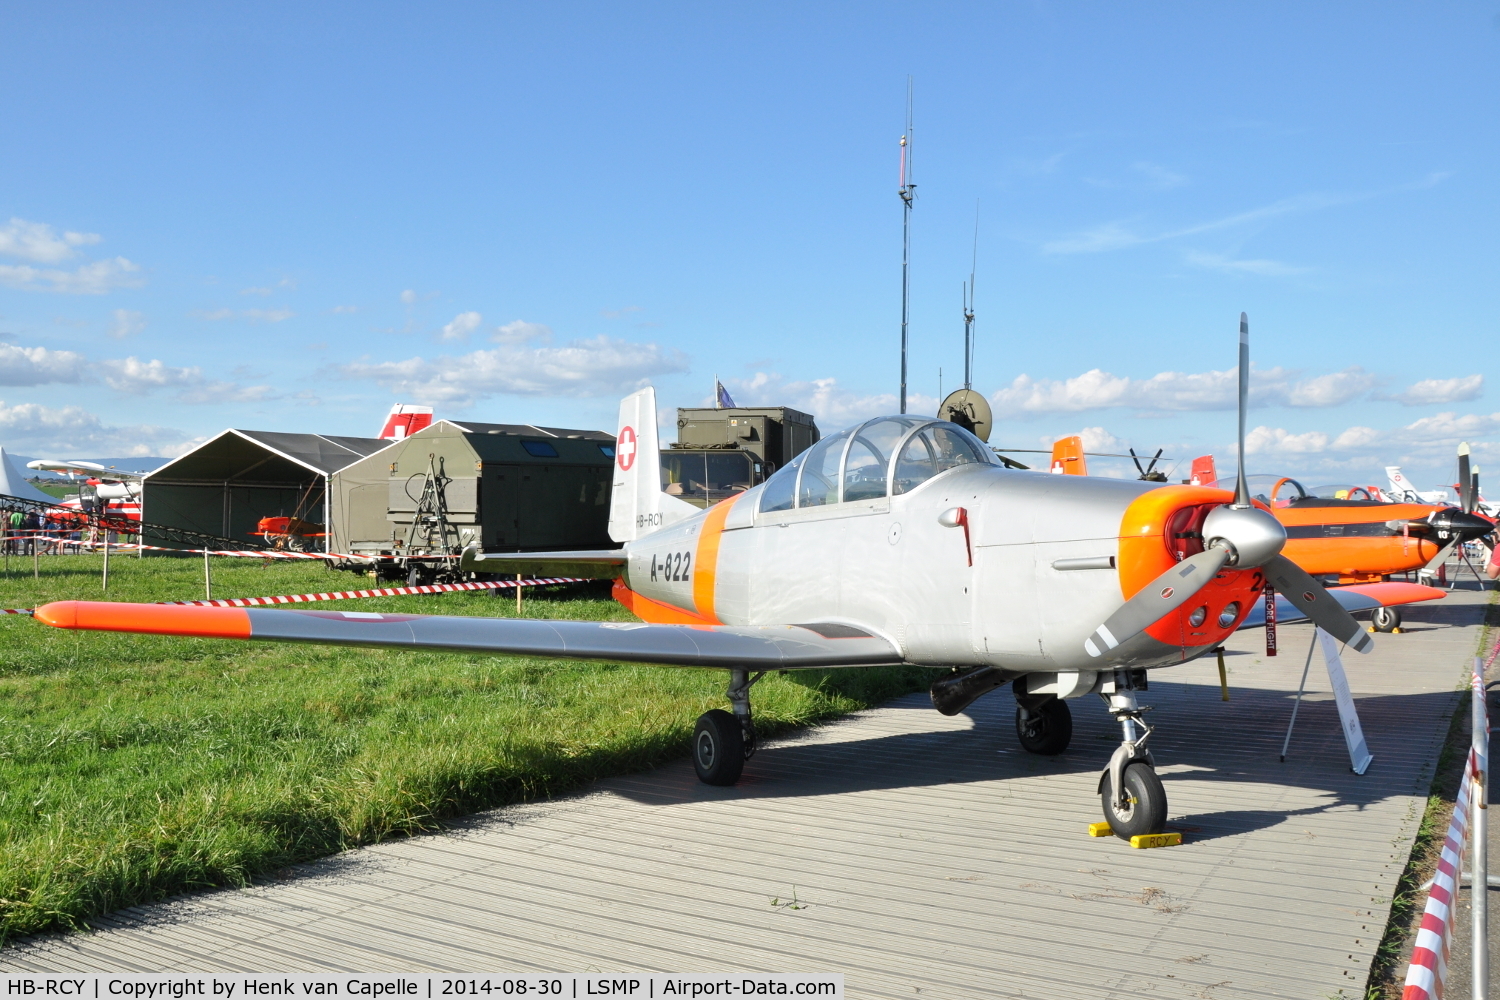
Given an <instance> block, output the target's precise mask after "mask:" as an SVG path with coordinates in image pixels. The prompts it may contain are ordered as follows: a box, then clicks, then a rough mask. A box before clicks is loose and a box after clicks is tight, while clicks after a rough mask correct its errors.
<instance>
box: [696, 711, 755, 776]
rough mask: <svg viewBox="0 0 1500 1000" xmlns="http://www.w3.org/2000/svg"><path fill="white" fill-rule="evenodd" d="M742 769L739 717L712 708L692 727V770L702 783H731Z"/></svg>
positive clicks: (742, 742) (743, 744)
mask: <svg viewBox="0 0 1500 1000" xmlns="http://www.w3.org/2000/svg"><path fill="white" fill-rule="evenodd" d="M744 769H745V736H744V733H743V732H741V730H740V720H739V719H736V718H735V717H734V716H733V715H730V714H729V713H728V712H726V711H724V710H722V709H718V708H715V709H713V710H712V711H708V712H704V713H703V714H702V715H700V716H698V724H697V725H695V726H694V727H693V770H695V771H697V772H698V780H699V781H701V782H703V783H704V784H705V785H732V784H734V783H735V782H736V781H739V780H740V772H741V771H743V770H744Z"/></svg>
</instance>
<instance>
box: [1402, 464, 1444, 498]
mask: <svg viewBox="0 0 1500 1000" xmlns="http://www.w3.org/2000/svg"><path fill="white" fill-rule="evenodd" d="M1385 474H1386V478H1388V479H1389V480H1390V481H1391V492H1390V497H1391V499H1392V500H1394V501H1396V502H1398V503H1452V502H1453V501H1452V498H1450V497H1449V496H1448V491H1447V490H1428V491H1427V492H1426V493H1422V492H1419V491H1418V490H1417V489H1416V488H1415V487H1413V486H1412V484H1411V480H1409V479H1407V478H1406V477H1405V476H1404V475H1402V474H1401V467H1400V466H1399V465H1387V466H1386V467H1385Z"/></svg>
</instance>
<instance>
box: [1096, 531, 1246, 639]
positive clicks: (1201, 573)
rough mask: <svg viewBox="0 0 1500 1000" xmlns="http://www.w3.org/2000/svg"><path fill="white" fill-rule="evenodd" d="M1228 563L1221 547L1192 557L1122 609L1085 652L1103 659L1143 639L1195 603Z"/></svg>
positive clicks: (1142, 589) (1097, 631) (1142, 591)
mask: <svg viewBox="0 0 1500 1000" xmlns="http://www.w3.org/2000/svg"><path fill="white" fill-rule="evenodd" d="M1228 561H1229V551H1228V550H1227V549H1223V548H1220V547H1218V546H1214V547H1213V548H1211V549H1205V550H1203V551H1202V552H1199V553H1197V554H1196V555H1191V556H1188V557H1187V558H1186V559H1184V560H1183V561H1182V562H1180V563H1178V564H1177V565H1176V566H1173V567H1172V568H1171V569H1169V570H1167V571H1166V572H1165V573H1163V574H1161V575H1160V576H1158V577H1157V578H1156V579H1155V580H1152V581H1151V582H1150V583H1148V584H1146V585H1145V586H1144V587H1142V588H1141V590H1140V592H1139V593H1137V594H1136V595H1135V596H1134V597H1132V598H1131V599H1130V600H1128V601H1126V602H1125V603H1124V604H1122V605H1120V607H1119V608H1117V609H1116V610H1115V613H1114V614H1112V615H1110V616H1109V618H1108V619H1107V620H1106V621H1105V622H1104V624H1103V625H1100V626H1099V627H1098V628H1096V629H1095V630H1094V631H1093V632H1092V633H1091V634H1090V635H1089V637H1088V638H1087V639H1085V640H1084V642H1083V648H1084V650H1085V652H1087V653H1088V654H1089V655H1090V656H1099V655H1101V654H1103V653H1104V652H1105V651H1106V650H1110V649H1114V648H1115V647H1116V646H1118V645H1120V644H1121V643H1123V642H1125V641H1126V640H1128V639H1133V638H1135V637H1136V636H1138V635H1140V634H1141V633H1142V632H1144V631H1146V629H1148V628H1150V627H1151V626H1152V625H1154V624H1155V623H1156V622H1158V621H1160V620H1161V619H1162V617H1163V616H1165V615H1167V614H1170V613H1171V612H1173V611H1176V610H1177V609H1178V608H1180V607H1182V606H1183V605H1184V604H1186V603H1187V602H1188V601H1189V600H1191V599H1192V597H1193V595H1194V594H1196V593H1198V591H1200V590H1202V589H1203V587H1204V586H1205V585H1206V584H1207V583H1208V581H1210V580H1212V579H1213V578H1214V574H1215V573H1217V572H1219V570H1221V569H1223V568H1224V564H1225V563H1226V562H1228Z"/></svg>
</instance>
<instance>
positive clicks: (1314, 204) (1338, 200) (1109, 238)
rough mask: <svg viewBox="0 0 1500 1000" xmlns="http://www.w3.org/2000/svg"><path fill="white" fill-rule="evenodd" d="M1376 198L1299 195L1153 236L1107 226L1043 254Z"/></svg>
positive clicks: (1151, 239)
mask: <svg viewBox="0 0 1500 1000" xmlns="http://www.w3.org/2000/svg"><path fill="white" fill-rule="evenodd" d="M1372 197H1375V195H1373V194H1358V195H1324V194H1307V195H1299V196H1297V197H1295V198H1283V199H1282V200H1281V201H1277V202H1272V203H1271V204H1269V205H1262V206H1261V207H1259V208H1252V209H1250V210H1249V211H1245V212H1236V213H1235V214H1234V215H1226V216H1224V217H1223V218H1219V219H1212V220H1210V221H1208V222H1200V223H1195V224H1194V225H1191V226H1184V227H1182V228H1180V229H1171V230H1167V231H1165V232H1158V233H1150V234H1142V233H1138V232H1135V231H1133V230H1132V229H1130V228H1127V226H1126V224H1125V223H1124V222H1106V223H1104V224H1103V225H1100V226H1096V227H1094V228H1093V229H1089V230H1085V231H1084V232H1082V233H1079V234H1077V235H1074V236H1065V237H1062V238H1060V239H1055V240H1051V241H1049V242H1047V243H1044V244H1042V252H1043V253H1048V254H1072V253H1100V252H1103V251H1106V250H1120V249H1123V248H1124V247H1130V246H1136V245H1138V244H1142V243H1160V242H1162V241H1163V240H1172V239H1177V238H1178V237H1181V236H1196V235H1198V234H1199V233H1209V232H1217V231H1218V230H1221V229H1230V228H1233V227H1235V226H1241V225H1244V224H1246V223H1250V222H1260V221H1262V220H1265V219H1270V218H1275V217H1276V216H1279V215H1287V214H1291V213H1295V212H1309V211H1314V210H1316V209H1320V208H1329V207H1331V206H1334V205H1343V204H1348V203H1350V202H1355V201H1363V200H1365V199H1366V198H1372Z"/></svg>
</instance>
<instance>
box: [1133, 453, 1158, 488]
mask: <svg viewBox="0 0 1500 1000" xmlns="http://www.w3.org/2000/svg"><path fill="white" fill-rule="evenodd" d="M1129 450H1130V460H1131V461H1132V462H1134V463H1135V471H1136V472H1139V473H1140V476H1139V477H1138V478H1139V479H1140V480H1141V481H1143V482H1147V483H1164V482H1166V481H1167V474H1166V473H1165V472H1157V471H1156V463H1157V462H1159V461H1161V453H1162V451H1163V450H1164V449H1161V448H1158V449H1156V454H1155V455H1152V456H1151V461H1149V462H1147V463H1146V467H1145V468H1144V469H1143V468H1141V457H1140V456H1139V455H1137V454H1136V453H1135V449H1134V448H1131V449H1129Z"/></svg>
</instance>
